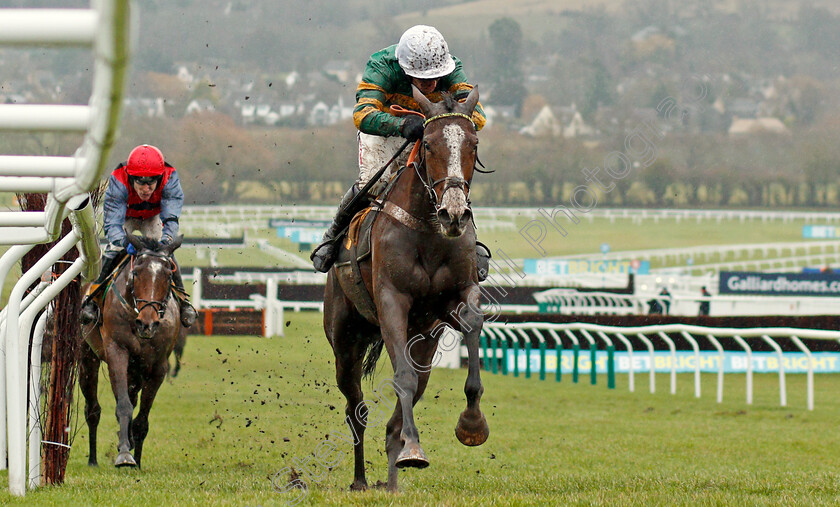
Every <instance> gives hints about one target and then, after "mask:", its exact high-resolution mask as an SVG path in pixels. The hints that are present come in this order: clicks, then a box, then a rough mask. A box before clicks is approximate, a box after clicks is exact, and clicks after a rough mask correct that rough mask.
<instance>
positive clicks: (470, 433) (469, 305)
mask: <svg viewBox="0 0 840 507" xmlns="http://www.w3.org/2000/svg"><path fill="white" fill-rule="evenodd" d="M480 299H481V292H480V290H479V288H478V286H477V285H473V286H471V287H470V288H468V289H466V291H465V294H464V297H463V298H462V300H463V301H465V302H466V304H463V305H461V306H459V310H460V311H459V312H458V320H459V324H460V327H461V331H462V332H463V333H464V341H466V343H467V355H468V371H467V382H466V384H465V385H464V394H466V395H467V408H466V409H465V410H464V411H463V412H461V417H459V418H458V425H457V426H456V427H455V436H456V437H457V438H458V441H459V442H461V443H462V444H464V445H470V446H473V445H481V444H483V443H484V442H485V441H486V440H487V437H488V436H489V435H490V427H489V426H488V425H487V420H486V419H485V418H484V414H482V413H481V408H480V407H479V402H480V400H481V395H482V393H483V392H484V387H483V386H482V385H481V374H480V371H481V369H480V367H479V362H478V344H479V335H480V334H481V327H482V325H483V324H484V315H483V314H482V313H481V310H480V307H479V302H480Z"/></svg>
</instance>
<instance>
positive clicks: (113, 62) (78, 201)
mask: <svg viewBox="0 0 840 507" xmlns="http://www.w3.org/2000/svg"><path fill="white" fill-rule="evenodd" d="M130 24H131V21H130V9H129V1H128V0H91V6H90V8H87V9H0V46H15V47H26V46H52V47H55V48H56V50H60V49H61V48H63V47H82V48H87V49H89V50H90V51H91V52H92V54H93V57H94V67H93V72H94V76H93V88H92V91H91V96H90V100H89V102H88V103H87V104H3V105H0V132H2V131H30V132H79V133H84V138H83V141H82V143H81V145H80V146H79V147H78V148H77V149H76V151H75V153H73V154H72V155H68V156H51V157H46V156H25V155H21V154H0V192H9V193H22V192H42V193H46V194H47V202H46V206H45V208H46V209H45V210H44V211H42V212H29V211H20V212H4V213H0V244H2V245H14V246H11V248H9V249H8V250H7V251H6V253H5V254H4V255H3V256H2V257H0V290H2V287H3V284H4V283H5V281H6V278H7V277H8V275H9V272H10V271H11V269H12V267H13V266H14V265H16V264H17V263H18V262H19V261H20V259H21V258H22V257H23V256H24V254H26V253H27V252H28V251H30V250H31V249H32V247H33V246H34V245H36V244H42V243H50V242H53V241H55V240H57V239H58V238H59V236H60V234H61V224H62V222H63V221H64V219H65V218H67V217H68V216H69V218H70V220H71V222H72V226H73V229H72V232H71V233H70V234H68V235H67V236H65V237H64V238H63V239H61V240H60V241H59V242H58V243H57V244H56V245H55V246H54V247H53V248H52V249H51V250H50V251H49V252H48V253H47V254H46V255H45V256H44V257H43V258H42V259H41V260H40V261H38V262H37V263H36V265H35V266H34V267H33V268H32V269H30V270H29V271H27V272H26V273H23V275H22V276H21V278H20V279H19V280H18V281H17V283H16V284H15V286H14V289H12V292H11V296H10V297H9V301H7V302H6V306H5V308H3V323H4V325H3V326H2V329H0V354H3V355H4V356H5V357H0V468H5V463H6V458H7V455H8V467H9V490H10V492H11V493H12V494H13V495H16V496H23V495H25V494H26V484H27V480H26V475H27V471H28V473H29V487H30V488H34V487H37V486H38V485H39V484H40V480H41V477H40V444H41V442H40V440H41V438H40V427H39V425H38V424H39V423H38V417H37V410H38V409H39V408H40V407H38V406H37V405H35V406H33V407H31V408H32V409H33V410H35V412H34V413H32V414H30V412H29V411H28V410H27V407H26V399H27V378H26V376H27V370H28V367H27V366H28V364H29V358H28V357H27V352H28V347H29V337H30V333H31V331H32V329H33V326H34V325H35V323H36V316H37V314H38V312H40V311H41V310H42V309H44V308H45V307H46V306H47V305H48V304H49V303H50V302H51V300H52V298H54V297H55V296H56V295H57V294H58V293H59V292H60V291H61V289H63V288H64V287H66V286H67V285H68V284H69V283H70V282H71V281H72V280H73V278H75V277H76V276H78V275H79V274H81V275H82V276H83V277H84V278H85V279H91V278H93V277H95V276H96V275H97V274H98V272H99V242H98V240H97V231H96V221H95V217H94V212H93V209H92V206H91V203H90V198H89V195H88V192H90V191H91V190H93V189H95V188H96V187H97V186H98V185H99V182H100V180H101V179H102V176H103V174H104V172H105V169H106V163H107V158H108V154H109V152H110V150H111V147H112V146H113V144H114V141H115V139H116V136H117V127H118V122H119V118H120V105H121V101H122V94H123V88H124V82H125V78H126V72H127V67H128V57H129V49H130V34H131V30H130ZM72 248H78V250H79V253H80V256H79V259H78V260H77V261H76V262H75V263H74V264H73V265H72V266H71V267H70V268H68V270H67V271H66V272H65V273H64V274H62V276H61V277H59V278H58V279H56V280H54V281H52V282H51V283H47V284H46V285H47V286H46V287H42V288H41V291H40V293H39V295H38V296H37V297H32V298H30V296H32V295H31V294H30V296H26V295H25V294H26V290H27V289H28V287H29V286H30V285H31V284H32V283H33V282H35V281H36V280H38V278H40V277H41V276H42V274H43V273H45V272H47V273H48V272H51V270H52V266H53V264H54V263H55V262H56V261H57V260H58V259H60V258H61V257H62V256H63V255H64V254H65V253H66V252H68V251H69V250H70V249H72ZM48 278H49V277H48ZM44 283H45V282H42V285H43V284H44ZM27 301H28V302H27ZM39 322H41V324H39V326H38V327H39V328H40V329H41V330H42V329H43V321H42V320H39ZM36 331H38V329H36ZM37 334H38V333H36V335H37ZM38 340H39V338H37V337H36V343H35V345H38V344H39V343H38ZM33 371H37V368H36V369H33ZM37 382H38V379H33V383H34V386H33V387H37ZM33 403H36V404H37V396H35V397H33ZM27 416H29V417H30V428H29V436H30V439H29V445H30V449H29V451H30V452H29V465H30V466H29V469H28V470H27V467H26V461H27V452H26V446H27V427H26V422H27ZM7 421H8V424H7ZM7 444H8V446H7Z"/></svg>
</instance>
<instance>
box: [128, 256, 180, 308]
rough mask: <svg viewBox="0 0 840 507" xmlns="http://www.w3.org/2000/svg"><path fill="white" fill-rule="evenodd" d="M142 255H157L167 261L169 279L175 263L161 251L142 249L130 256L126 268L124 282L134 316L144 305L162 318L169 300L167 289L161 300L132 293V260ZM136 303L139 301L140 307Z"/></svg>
mask: <svg viewBox="0 0 840 507" xmlns="http://www.w3.org/2000/svg"><path fill="white" fill-rule="evenodd" d="M143 256H150V257H158V258H161V259H164V260H166V261H168V263H169V265H170V267H171V270H170V275H169V276H170V279H171V276H172V274H171V273H172V272H174V271H175V263H174V262H173V261H172V257H171V256H169V255H166V254H163V253H161V252H153V251H150V250H143V251H141V252H138V253H137V255H133V256H131V265H130V266H129V270H128V282H127V284H126V289H127V292H128V294H130V295H131V299H132V300H133V301H134V305H133V306H131V307H130V308H131V310H132V311H133V312H134V316H135V317H136V316H138V315H140V312H142V311H143V310H144V309H146V307H149V306H151V307H152V309H153V310H155V311H156V312H157V314H158V317H160V318H161V319H162V318H163V316H164V315H165V314H166V307H167V304H168V301H169V291H167V292H166V295H165V296H164V297H163V299H162V300H156V299H152V300H149V299H142V298H138V297H137V296H135V295H134V260H135V259H136V258H138V257H143ZM138 303H140V308H137V304H138ZM126 304H127V302H126Z"/></svg>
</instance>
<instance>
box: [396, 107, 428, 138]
mask: <svg viewBox="0 0 840 507" xmlns="http://www.w3.org/2000/svg"><path fill="white" fill-rule="evenodd" d="M423 123H424V120H423V118H421V117H420V116H415V115H413V114H412V115H410V116H406V117H405V119H404V120H403V122H402V123H401V124H400V135H401V136H402V137H404V138H406V139H408V140H409V141H416V140H418V139H422V137H423Z"/></svg>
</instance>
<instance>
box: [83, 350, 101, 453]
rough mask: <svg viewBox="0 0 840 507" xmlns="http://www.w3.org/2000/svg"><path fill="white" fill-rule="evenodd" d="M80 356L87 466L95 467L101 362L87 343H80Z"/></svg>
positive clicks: (99, 410)
mask: <svg viewBox="0 0 840 507" xmlns="http://www.w3.org/2000/svg"><path fill="white" fill-rule="evenodd" d="M82 347H83V349H82V355H81V359H80V361H79V388H80V390H81V391H82V396H84V398H85V422H87V426H88V434H89V438H88V440H89V445H90V453H89V455H88V465H89V466H97V465H99V463H98V462H97V460H96V431H97V429H98V428H99V418H100V416H101V415H102V407H100V406H99V398H98V396H97V389H98V386H99V364H100V363H101V361H100V360H99V358H98V357H96V354H94V352H93V350H91V348H90V347H89V346H88V344H87V343H82Z"/></svg>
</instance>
